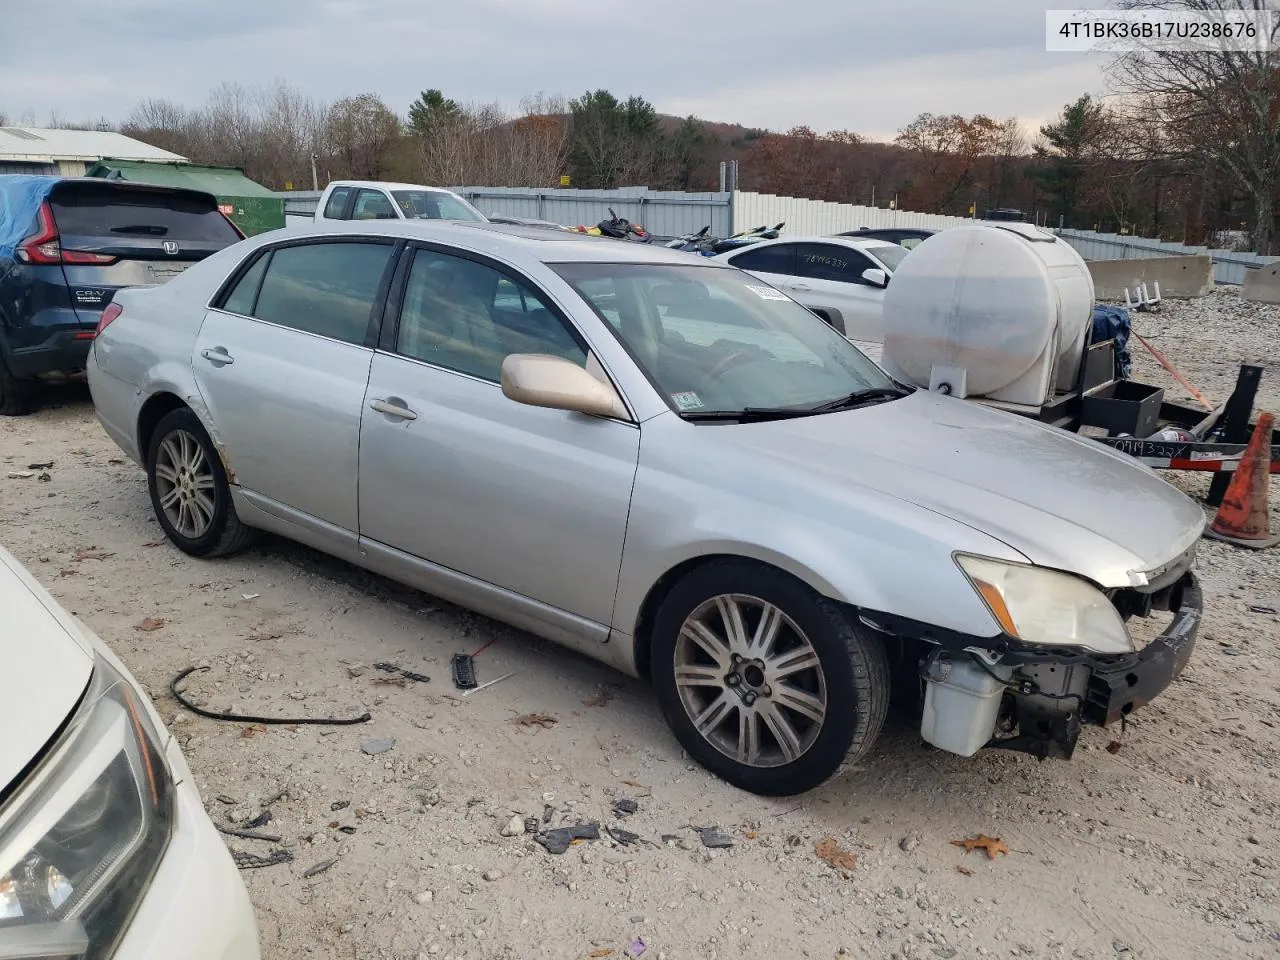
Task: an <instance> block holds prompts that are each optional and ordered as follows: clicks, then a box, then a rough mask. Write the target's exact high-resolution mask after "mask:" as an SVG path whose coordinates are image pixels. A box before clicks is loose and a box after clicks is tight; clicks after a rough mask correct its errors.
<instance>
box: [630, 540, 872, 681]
mask: <svg viewBox="0 0 1280 960" xmlns="http://www.w3.org/2000/svg"><path fill="white" fill-rule="evenodd" d="M724 561H735V562H739V563H747V564H752V565H754V566H757V567H759V568H760V569H762V570H769V571H772V572H774V573H777V574H780V575H782V576H784V577H787V578H788V579H791V580H794V581H796V582H797V583H800V584H803V585H804V586H806V587H808V588H809V589H810V590H813V591H814V592H815V593H817V594H819V595H820V596H823V597H825V598H826V599H828V600H830V601H832V602H833V603H836V604H837V605H838V606H840V608H841V609H843V610H845V611H846V612H849V611H852V610H854V609H855V608H854V607H852V606H850V605H849V604H848V603H846V602H845V601H843V600H840V599H838V597H837V596H836V595H835V593H836V591H834V590H833V589H832V588H831V586H830V585H829V584H827V583H826V582H825V581H824V580H823V579H822V578H821V577H819V576H818V575H817V574H815V573H812V572H811V571H807V570H802V571H801V572H802V573H806V574H808V576H802V575H800V574H799V573H797V571H795V570H788V569H786V568H785V567H782V566H779V565H778V564H776V563H772V562H770V561H769V560H765V559H762V558H760V557H755V556H750V555H748V554H745V553H736V552H731V551H722V552H712V553H702V554H699V555H698V556H694V557H689V558H688V559H685V560H682V561H680V562H679V563H677V564H675V565H674V566H672V567H671V568H670V569H668V570H667V571H666V572H665V573H663V574H662V575H661V576H660V577H658V579H657V580H656V581H654V583H653V585H652V586H650V587H649V590H648V592H647V593H646V594H645V596H644V599H643V600H642V601H641V603H640V609H639V612H638V614H637V615H636V619H635V625H634V627H633V633H632V637H633V644H634V649H635V667H636V672H637V674H638V675H639V676H640V677H641V678H642V679H644V680H646V681H651V680H652V674H651V666H652V665H651V659H650V658H651V651H652V647H653V622H654V619H655V618H656V617H657V614H658V609H659V608H660V607H661V606H662V602H663V601H664V600H665V599H666V598H667V597H668V596H669V595H670V593H671V591H672V590H673V589H674V588H675V586H676V584H678V583H679V582H680V581H681V580H683V579H684V578H685V577H687V576H688V575H689V574H690V573H692V572H693V571H694V570H697V569H700V568H702V567H705V566H707V565H709V564H712V563H720V562H724Z"/></svg>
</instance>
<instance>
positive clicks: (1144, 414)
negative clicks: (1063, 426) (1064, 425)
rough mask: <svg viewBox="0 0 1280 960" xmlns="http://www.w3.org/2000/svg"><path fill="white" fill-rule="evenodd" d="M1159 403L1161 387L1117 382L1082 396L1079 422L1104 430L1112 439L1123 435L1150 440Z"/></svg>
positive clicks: (1162, 399)
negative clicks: (1148, 438)
mask: <svg viewBox="0 0 1280 960" xmlns="http://www.w3.org/2000/svg"><path fill="white" fill-rule="evenodd" d="M1162 403H1164V387H1153V386H1151V385H1150V384H1146V383H1136V382H1135V381H1133V380H1116V381H1115V382H1114V383H1108V384H1107V385H1106V386H1103V387H1099V388H1098V389H1097V390H1096V391H1094V392H1091V393H1086V394H1085V395H1084V401H1083V403H1082V404H1081V407H1080V422H1081V424H1082V425H1084V426H1088V427H1104V428H1105V429H1106V430H1107V431H1108V433H1109V434H1110V435H1111V436H1113V437H1114V436H1117V435H1118V434H1122V433H1127V434H1129V435H1130V436H1134V437H1139V438H1143V437H1149V436H1151V435H1152V434H1153V433H1155V432H1156V428H1157V427H1158V426H1159V425H1160V404H1162Z"/></svg>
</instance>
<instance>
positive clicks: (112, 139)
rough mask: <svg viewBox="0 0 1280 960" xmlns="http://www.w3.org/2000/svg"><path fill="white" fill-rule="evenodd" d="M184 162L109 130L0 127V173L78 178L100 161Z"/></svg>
mask: <svg viewBox="0 0 1280 960" xmlns="http://www.w3.org/2000/svg"><path fill="white" fill-rule="evenodd" d="M105 157H111V158H112V159H114V160H137V161H142V162H151V163H186V162H187V158H186V157H180V156H178V155H177V154H176V153H170V152H169V151H168V150H161V149H160V148H158V147H153V146H150V145H149V144H146V143H142V142H141V141H139V140H134V139H133V138H132V137H126V136H125V135H124V134H122V133H114V132H113V131H110V130H44V129H41V128H39V127H0V173H31V174H49V175H56V176H63V177H80V176H83V175H84V172H85V170H87V169H88V168H89V167H91V166H93V165H94V164H95V163H97V162H98V161H99V160H102V159H103V158H105Z"/></svg>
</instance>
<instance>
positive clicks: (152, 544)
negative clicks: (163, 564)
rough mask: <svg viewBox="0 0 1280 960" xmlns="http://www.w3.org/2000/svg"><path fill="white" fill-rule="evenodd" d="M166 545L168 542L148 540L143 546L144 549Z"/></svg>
mask: <svg viewBox="0 0 1280 960" xmlns="http://www.w3.org/2000/svg"><path fill="white" fill-rule="evenodd" d="M165 543H166V541H164V540H148V541H147V542H146V543H144V544H143V546H144V547H163V546H164V545H165Z"/></svg>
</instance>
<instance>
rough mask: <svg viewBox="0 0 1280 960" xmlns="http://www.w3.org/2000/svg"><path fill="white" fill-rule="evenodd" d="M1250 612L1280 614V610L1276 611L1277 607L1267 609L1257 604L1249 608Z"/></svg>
mask: <svg viewBox="0 0 1280 960" xmlns="http://www.w3.org/2000/svg"><path fill="white" fill-rule="evenodd" d="M1249 612H1250V613H1270V614H1275V613H1280V610H1276V608H1275V607H1267V606H1263V605H1262V604H1260V603H1255V604H1253V605H1251V606H1250V607H1249Z"/></svg>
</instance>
